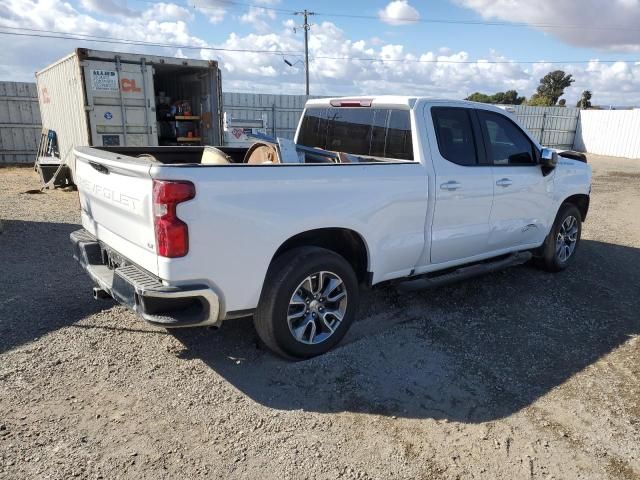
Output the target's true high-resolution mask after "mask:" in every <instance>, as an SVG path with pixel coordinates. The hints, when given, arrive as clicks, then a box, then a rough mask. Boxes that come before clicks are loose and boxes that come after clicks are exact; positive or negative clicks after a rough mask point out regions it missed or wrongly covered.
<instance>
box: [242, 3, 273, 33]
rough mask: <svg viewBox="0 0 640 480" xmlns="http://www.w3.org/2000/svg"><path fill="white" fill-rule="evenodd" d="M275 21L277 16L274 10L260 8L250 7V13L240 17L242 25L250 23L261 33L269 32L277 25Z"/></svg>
mask: <svg viewBox="0 0 640 480" xmlns="http://www.w3.org/2000/svg"><path fill="white" fill-rule="evenodd" d="M263 1H264V0H263ZM275 19H276V14H275V12H274V11H273V10H267V9H265V8H260V7H249V11H247V13H245V14H244V15H242V16H241V17H240V21H241V22H242V23H248V24H249V25H251V26H252V27H253V28H254V29H255V30H257V31H259V32H268V31H269V30H270V29H271V27H272V26H273V24H274V23H275Z"/></svg>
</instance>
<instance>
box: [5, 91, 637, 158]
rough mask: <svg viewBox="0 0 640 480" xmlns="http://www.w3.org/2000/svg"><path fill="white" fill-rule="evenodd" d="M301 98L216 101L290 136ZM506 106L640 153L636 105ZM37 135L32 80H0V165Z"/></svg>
mask: <svg viewBox="0 0 640 480" xmlns="http://www.w3.org/2000/svg"><path fill="white" fill-rule="evenodd" d="M310 98H318V97H310ZM306 100H307V97H306V96H305V95H268V94H256V93H231V92H225V93H223V102H222V103H223V109H224V111H225V112H227V115H230V116H231V117H234V118H240V119H252V120H253V119H260V118H262V116H263V114H264V115H266V117H267V131H268V133H269V134H270V135H273V136H278V137H286V138H293V135H294V134H295V130H296V127H297V125H298V120H299V119H300V115H301V114H302V109H303V108H304V103H305V102H306ZM509 110H512V111H513V113H514V114H515V115H516V116H517V117H518V119H519V120H520V122H521V123H522V125H523V126H524V127H525V128H526V129H527V130H529V132H531V134H532V135H533V136H534V137H535V138H536V139H538V141H539V142H540V143H541V144H542V145H545V146H551V147H555V148H565V149H569V148H576V149H578V150H582V151H587V152H590V153H597V154H601V155H613V156H623V157H631V158H640V110H633V111H631V110H626V111H625V110H615V111H597V110H588V111H584V110H583V111H582V112H581V111H580V110H578V109H577V108H564V107H527V106H514V107H509ZM576 131H577V134H576ZM39 136H40V111H39V109H38V98H37V91H36V86H35V84H34V83H18V82H0V164H1V163H30V162H33V160H34V158H35V153H36V150H37V148H38V143H37V142H38V140H39ZM574 137H575V140H574Z"/></svg>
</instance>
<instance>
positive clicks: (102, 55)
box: [36, 48, 218, 74]
mask: <svg viewBox="0 0 640 480" xmlns="http://www.w3.org/2000/svg"><path fill="white" fill-rule="evenodd" d="M74 56H77V57H78V58H79V59H80V60H98V61H107V62H113V61H115V58H116V56H119V57H120V61H121V62H123V63H140V61H141V59H143V58H144V60H145V62H146V63H147V64H149V65H156V66H157V65H175V66H185V67H196V68H210V67H213V66H216V67H217V65H218V62H216V61H215V60H198V59H193V58H177V57H164V56H160V55H148V54H146V53H127V52H112V51H106V50H91V49H88V48H77V49H75V50H74V51H73V52H72V53H70V54H69V55H65V56H64V57H62V58H60V59H58V60H56V61H55V62H54V63H52V64H50V65H48V66H46V67H44V68H42V69H41V70H39V71H38V72H36V74H37V73H40V72H43V71H44V70H48V69H50V68H52V67H54V66H56V65H57V64H59V63H61V62H63V61H65V60H67V59H69V58H70V57H74Z"/></svg>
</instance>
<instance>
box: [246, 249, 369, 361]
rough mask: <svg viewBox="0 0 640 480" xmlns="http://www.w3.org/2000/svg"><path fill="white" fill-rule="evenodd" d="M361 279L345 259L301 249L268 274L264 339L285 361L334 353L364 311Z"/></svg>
mask: <svg viewBox="0 0 640 480" xmlns="http://www.w3.org/2000/svg"><path fill="white" fill-rule="evenodd" d="M358 293H359V292H358V280H357V278H356V275H355V272H354V271H353V268H352V267H351V265H350V264H349V263H348V262H347V261H346V260H345V259H344V258H343V257H342V256H340V255H338V254H336V253H334V252H332V251H330V250H326V249H324V248H318V247H300V248H295V249H293V250H291V251H289V252H286V253H284V254H283V255H282V256H280V257H278V258H277V259H276V260H275V261H274V262H273V264H272V265H271V267H270V268H269V271H268V273H267V278H266V279H265V284H264V287H263V291H262V295H261V297H260V303H259V305H258V308H257V310H256V313H255V315H254V324H255V327H256V331H257V332H258V335H259V336H260V338H261V340H262V341H263V342H264V343H265V344H266V345H267V347H269V348H270V349H271V350H273V351H274V352H275V353H278V354H280V355H282V356H284V357H296V358H309V357H313V356H316V355H320V354H323V353H325V352H327V351H329V350H330V349H331V348H333V347H334V346H335V345H336V344H337V343H338V342H339V341H340V340H341V339H342V338H343V337H344V335H345V334H346V333H347V330H348V329H349V326H350V325H351V323H352V322H353V319H354V317H355V315H356V312H357V310H358V296H359V295H358Z"/></svg>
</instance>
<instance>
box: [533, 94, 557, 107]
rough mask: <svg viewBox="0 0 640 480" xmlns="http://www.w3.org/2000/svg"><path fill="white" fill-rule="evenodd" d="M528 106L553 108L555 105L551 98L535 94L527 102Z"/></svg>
mask: <svg viewBox="0 0 640 480" xmlns="http://www.w3.org/2000/svg"><path fill="white" fill-rule="evenodd" d="M527 105H530V106H532V107H551V106H553V103H552V101H551V99H550V98H548V97H545V96H544V95H539V94H537V93H534V94H533V95H531V98H530V99H529V101H528V102H527Z"/></svg>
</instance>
